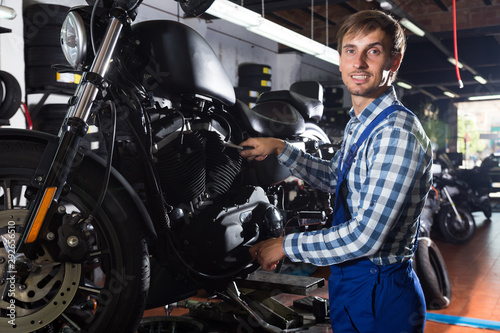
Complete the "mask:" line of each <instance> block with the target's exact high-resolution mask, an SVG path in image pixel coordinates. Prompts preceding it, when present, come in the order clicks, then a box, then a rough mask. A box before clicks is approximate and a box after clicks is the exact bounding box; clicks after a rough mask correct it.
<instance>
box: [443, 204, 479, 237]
mask: <svg viewBox="0 0 500 333" xmlns="http://www.w3.org/2000/svg"><path fill="white" fill-rule="evenodd" d="M456 208H457V211H458V213H459V214H460V217H461V219H462V221H463V223H460V222H459V221H458V219H457V216H456V214H455V211H454V210H453V207H452V206H451V205H449V204H447V205H443V206H442V207H441V209H440V211H439V213H438V215H437V224H438V225H439V230H440V231H441V234H442V235H443V237H444V238H445V240H446V241H447V242H450V243H453V244H463V243H467V242H468V241H469V240H471V238H472V237H473V236H474V234H475V233H476V222H475V221H474V217H473V216H472V214H471V213H470V210H469V209H468V208H467V207H466V206H456Z"/></svg>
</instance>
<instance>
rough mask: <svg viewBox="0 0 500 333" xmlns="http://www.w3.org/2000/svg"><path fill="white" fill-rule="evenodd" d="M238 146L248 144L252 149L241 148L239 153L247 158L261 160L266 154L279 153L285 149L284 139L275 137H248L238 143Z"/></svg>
mask: <svg viewBox="0 0 500 333" xmlns="http://www.w3.org/2000/svg"><path fill="white" fill-rule="evenodd" d="M240 146H250V147H253V149H248V150H242V151H241V152H240V155H241V156H243V157H245V158H247V159H248V160H250V161H252V160H256V161H262V160H264V159H265V158H266V157H267V155H271V154H276V155H279V154H281V152H282V151H283V149H285V141H283V140H280V139H275V138H250V139H248V140H245V141H243V142H242V143H240Z"/></svg>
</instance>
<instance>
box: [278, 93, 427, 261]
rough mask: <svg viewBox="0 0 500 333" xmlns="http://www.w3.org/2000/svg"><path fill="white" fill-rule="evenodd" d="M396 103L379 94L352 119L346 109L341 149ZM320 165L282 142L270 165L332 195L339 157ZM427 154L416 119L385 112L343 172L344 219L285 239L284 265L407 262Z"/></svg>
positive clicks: (422, 199) (419, 207)
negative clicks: (279, 165) (275, 162)
mask: <svg viewBox="0 0 500 333" xmlns="http://www.w3.org/2000/svg"><path fill="white" fill-rule="evenodd" d="M395 103H399V101H398V100H397V97H396V93H395V91H394V88H392V89H387V91H386V92H384V93H383V94H382V95H381V96H379V97H378V98H377V99H375V100H374V101H373V102H372V103H371V104H370V105H368V106H367V107H366V109H364V110H363V111H362V112H361V113H360V114H359V116H357V117H356V116H355V115H354V111H353V110H351V111H350V115H351V120H350V121H349V123H348V124H347V126H346V129H345V132H344V142H345V143H346V145H345V147H346V149H344V150H347V149H348V148H349V147H351V145H352V144H353V143H355V142H356V140H357V139H358V137H359V136H360V135H361V133H362V132H363V130H364V129H365V128H366V126H367V125H368V124H369V123H370V122H371V121H373V119H375V117H376V116H377V115H378V114H379V113H380V112H382V110H384V109H385V108H386V107H388V106H390V105H392V104H395ZM341 153H343V151H339V152H337V153H336V154H335V156H334V157H333V158H332V160H331V161H326V160H321V159H318V158H316V157H313V156H311V155H309V154H306V153H304V152H303V151H301V150H300V149H298V148H296V147H294V146H292V145H290V144H289V143H287V144H286V147H285V149H284V150H283V152H282V153H281V154H280V155H279V156H278V160H279V161H280V163H282V164H283V165H286V166H287V167H289V168H290V170H291V172H292V174H293V175H295V176H296V177H298V178H300V179H302V180H304V181H305V182H307V183H308V184H310V185H311V186H313V187H315V188H318V189H320V190H324V191H328V192H334V191H335V186H336V183H337V168H338V164H339V157H340V154H341ZM431 166H432V149H431V143H430V141H429V139H428V137H427V136H426V134H425V131H424V129H423V128H422V126H421V124H420V122H419V121H418V119H417V118H416V117H415V116H414V115H412V114H410V113H408V112H405V111H396V112H393V113H392V114H390V115H389V116H388V117H387V118H386V119H385V120H383V121H382V122H381V123H380V124H379V125H378V126H377V127H375V128H374V130H373V131H372V133H371V134H370V135H369V136H368V138H367V139H366V140H365V141H364V143H363V144H362V145H361V147H360V148H359V150H358V154H357V156H356V158H355V160H354V162H353V164H352V166H351V169H350V171H349V173H348V175H347V186H348V189H349V194H348V196H347V204H348V207H349V211H350V213H351V216H352V219H351V220H349V221H345V222H344V223H341V224H340V225H336V226H333V227H331V228H325V229H322V230H316V231H310V232H300V233H294V234H290V235H287V236H286V237H285V241H284V242H283V248H284V250H285V253H286V255H287V256H288V257H289V258H290V259H291V260H292V261H301V262H306V263H312V264H314V265H318V266H326V265H332V264H338V263H342V262H344V261H348V260H353V259H357V258H361V257H364V258H368V259H369V260H371V261H372V262H373V263H374V264H376V265H388V264H392V263H401V262H404V261H407V260H409V259H410V258H411V257H412V255H413V253H414V251H415V250H416V243H417V241H416V237H417V232H418V228H419V224H420V223H419V216H420V213H421V211H422V208H423V205H424V203H425V198H426V196H427V192H428V191H429V188H430V185H431V177H432V174H431Z"/></svg>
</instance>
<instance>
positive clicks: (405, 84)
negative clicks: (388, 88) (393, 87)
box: [396, 81, 413, 90]
mask: <svg viewBox="0 0 500 333" xmlns="http://www.w3.org/2000/svg"><path fill="white" fill-rule="evenodd" d="M396 84H397V85H398V86H400V87H401V88H405V89H408V90H410V89H412V88H413V87H412V86H411V85H409V84H408V83H406V82H401V81H398V82H396Z"/></svg>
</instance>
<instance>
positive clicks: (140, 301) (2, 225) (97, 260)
mask: <svg viewBox="0 0 500 333" xmlns="http://www.w3.org/2000/svg"><path fill="white" fill-rule="evenodd" d="M45 145H46V141H43V140H38V141H37V140H34V139H30V140H28V139H11V138H9V139H4V140H1V141H0V161H2V162H1V163H0V234H2V235H3V234H6V233H7V228H9V230H10V228H11V224H13V223H14V222H13V221H15V224H16V225H15V230H16V234H17V236H16V237H17V238H19V237H20V235H21V233H22V232H23V230H24V226H25V222H26V219H27V218H28V215H29V211H28V207H29V204H30V202H29V199H28V198H26V197H25V193H27V192H28V191H29V190H28V186H27V185H29V184H30V182H31V180H32V177H33V174H34V172H35V170H36V169H37V167H38V163H39V160H40V159H41V157H42V154H43V151H44V149H45ZM72 170H73V171H72V173H71V174H70V179H71V183H70V186H68V190H65V191H63V192H62V194H61V197H60V199H59V201H58V211H59V212H62V215H63V216H66V214H73V213H74V214H81V216H82V217H86V216H88V214H89V213H90V212H92V211H93V209H94V206H95V204H96V200H97V198H98V197H99V194H100V193H101V190H102V182H101V181H93V180H95V179H96V178H100V176H99V175H100V174H101V173H102V166H100V165H99V164H98V163H95V162H93V161H90V158H88V157H84V158H83V159H82V160H81V162H80V163H78V165H76V166H74V168H73V169H72ZM133 205H134V203H133V199H132V198H131V197H130V195H129V194H128V193H127V192H126V191H125V190H123V185H121V184H119V181H117V180H113V177H112V180H110V184H109V187H108V191H107V193H106V196H105V199H104V202H103V204H102V205H101V207H100V208H99V209H98V210H97V213H96V214H95V216H94V219H92V220H90V221H86V222H85V223H87V222H88V223H89V224H85V226H86V227H82V228H84V232H85V233H86V234H87V238H86V240H85V242H86V243H87V245H88V248H89V249H90V253H88V254H87V256H85V257H84V259H82V260H80V261H76V260H73V261H74V262H72V261H70V260H68V259H64V257H60V256H59V251H58V250H59V247H58V245H57V238H58V235H59V233H58V229H57V228H58V224H57V220H58V217H57V216H58V215H59V214H56V215H55V217H54V218H52V219H51V224H50V225H49V226H48V227H49V230H50V231H53V232H47V235H46V237H43V238H42V239H40V238H39V239H38V240H37V241H36V242H35V243H33V244H34V245H33V246H34V247H35V248H34V250H35V251H34V252H35V253H36V254H35V256H36V258H31V260H32V263H33V264H34V265H35V264H37V265H40V267H41V268H40V269H37V270H33V271H28V273H27V274H28V275H27V276H25V278H26V280H25V283H24V287H23V288H20V286H17V288H15V293H14V294H13V295H10V296H9V298H10V303H12V302H13V301H12V300H14V302H15V305H16V307H17V310H16V315H15V330H13V326H12V323H13V322H9V320H11V319H12V318H9V316H8V312H7V311H6V307H7V306H9V304H10V303H9V302H7V301H5V300H0V332H11V331H15V332H20V333H21V332H22V333H24V332H33V331H36V332H96V333H97V332H130V333H132V332H135V331H136V328H137V327H138V326H139V323H140V319H141V317H142V313H143V311H144V308H145V304H146V299H147V292H148V286H149V276H150V272H149V254H148V248H147V246H146V241H145V236H144V232H143V229H142V228H141V227H140V226H139V224H138V223H137V221H139V220H140V219H141V216H139V213H137V211H136V210H134V209H133V208H131V207H133ZM60 219H61V218H60ZM61 220H62V219H61ZM61 220H60V221H61ZM59 223H61V222H59ZM49 234H50V237H49ZM40 237H41V236H40ZM4 244H5V243H0V252H4V253H5V250H6V249H4V247H3V246H4ZM48 249H51V250H48ZM55 253H57V254H58V255H57V256H56V255H52V254H55ZM7 263H8V261H4V262H3V263H2V264H1V265H2V266H7ZM44 266H45V267H44ZM6 269H7V267H0V270H2V271H4V272H5V271H6ZM16 285H17V283H16Z"/></svg>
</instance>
